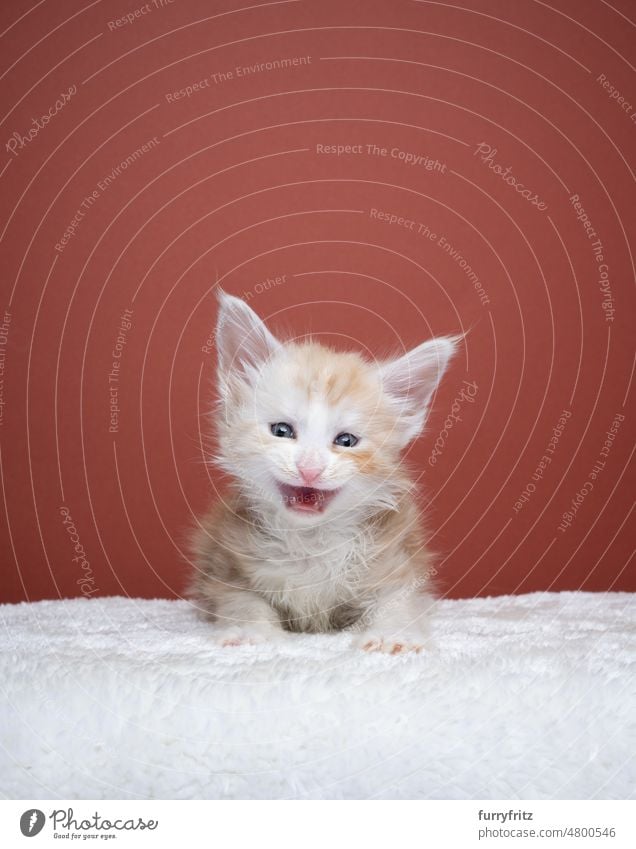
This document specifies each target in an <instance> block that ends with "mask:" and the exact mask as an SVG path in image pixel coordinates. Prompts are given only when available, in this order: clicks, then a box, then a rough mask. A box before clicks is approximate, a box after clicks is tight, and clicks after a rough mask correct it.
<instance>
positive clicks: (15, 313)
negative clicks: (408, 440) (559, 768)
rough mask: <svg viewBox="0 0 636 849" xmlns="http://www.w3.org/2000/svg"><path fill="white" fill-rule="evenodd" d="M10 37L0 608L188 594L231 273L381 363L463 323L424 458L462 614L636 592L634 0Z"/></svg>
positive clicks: (66, 16)
mask: <svg viewBox="0 0 636 849" xmlns="http://www.w3.org/2000/svg"><path fill="white" fill-rule="evenodd" d="M630 19H631V20H630ZM0 32H2V36H1V38H0V45H1V55H2V72H3V73H2V86H3V89H2V112H1V114H2V134H3V135H2V144H3V147H2V149H1V150H0V184H1V188H2V193H1V197H0V226H1V227H2V235H3V240H2V246H1V249H0V250H1V259H0V261H1V266H0V267H1V268H2V300H1V302H0V325H1V327H0V422H1V424H0V462H1V473H2V483H3V489H2V497H3V503H2V508H1V511H0V515H1V516H2V519H1V520H0V524H1V529H0V545H1V549H0V550H1V552H2V569H3V581H2V594H1V599H0V600H4V601H16V600H20V599H39V598H49V597H53V598H54V597H58V596H68V595H78V594H81V593H82V592H83V593H84V594H85V595H96V594H113V593H122V594H129V595H139V596H157V595H159V596H163V595H169V596H172V595H175V594H179V593H180V592H181V591H182V590H183V586H184V579H185V576H186V573H187V569H188V565H187V560H186V555H185V553H184V545H183V541H184V535H185V534H184V529H186V528H187V527H188V526H189V525H190V524H191V523H192V522H193V521H194V517H195V516H196V515H197V514H198V513H199V512H200V511H201V510H202V509H203V508H204V507H205V505H206V504H207V502H208V501H209V499H210V498H211V497H213V490H214V487H215V486H216V485H217V484H219V479H218V478H217V477H216V475H215V473H214V471H212V470H210V469H209V468H208V467H206V465H205V464H204V463H203V462H202V460H203V451H202V439H203V440H204V434H203V433H202V431H203V430H204V428H205V419H204V413H205V411H206V409H207V408H208V406H209V404H210V400H211V397H212V378H213V374H214V363H215V357H214V353H213V351H210V350H209V346H210V342H209V336H210V332H211V329H212V327H213V325H214V320H215V310H216V304H215V298H214V294H213V288H214V285H215V282H216V280H217V277H218V279H219V281H220V282H221V284H222V286H223V287H224V288H225V289H227V290H228V291H230V292H232V293H234V294H238V295H243V296H244V297H246V298H247V299H248V300H249V302H250V304H251V305H252V306H253V307H254V308H255V309H256V310H257V311H258V312H259V313H260V314H261V315H263V316H265V317H267V318H269V319H271V322H272V325H273V326H274V327H275V326H280V327H286V328H291V329H292V330H294V331H296V332H303V331H307V330H311V331H313V332H314V333H321V334H322V333H324V334H325V335H326V336H325V338H331V339H333V340H335V341H338V342H339V343H341V344H344V345H351V346H355V347H362V348H368V349H370V350H371V351H374V352H376V353H382V351H384V350H386V349H389V348H395V347H396V346H398V345H400V344H405V345H412V344H416V343H417V342H419V341H421V340H423V339H424V338H427V337H428V336H430V335H431V334H440V333H455V332H458V331H469V333H468V336H467V341H466V347H465V351H464V352H463V354H462V355H461V356H460V357H459V358H458V359H457V360H456V361H455V363H454V364H453V366H452V368H451V370H450V372H449V373H448V375H447V377H446V379H445V381H444V385H443V387H442V389H441V391H440V393H439V395H438V397H437V400H436V403H435V408H434V411H433V414H432V416H431V419H430V422H429V426H428V433H427V436H426V437H425V438H424V439H422V440H420V442H419V443H418V444H417V445H416V446H415V447H414V448H413V450H412V452H411V455H410V458H411V461H412V463H413V464H414V465H415V466H416V468H417V470H418V471H419V472H420V473H421V474H422V481H423V482H424V484H425V488H426V491H427V492H428V497H429V499H430V526H431V529H432V532H433V546H434V547H435V548H436V549H437V550H438V551H439V552H440V554H441V567H440V577H441V586H442V588H443V589H444V590H446V591H447V592H448V593H449V594H450V595H453V596H469V595H473V594H498V593H508V592H520V591H531V590H539V589H553V590H556V589H576V588H584V589H588V590H608V589H620V590H634V589H636V582H635V577H634V571H633V569H631V570H630V563H629V558H630V556H631V553H632V543H633V525H631V522H630V515H631V509H632V497H633V491H634V478H633V473H632V471H631V469H630V467H629V460H630V458H631V456H632V450H633V424H632V423H633V409H632V410H631V411H630V410H629V408H628V404H629V401H628V395H629V389H630V385H631V382H632V374H633V365H634V359H633V337H634V333H633V327H634V300H635V298H634V250H633V245H634V210H635V209H636V204H635V200H636V192H635V185H634V181H635V174H634V168H635V167H636V163H635V157H634V152H635V150H636V145H635V141H636V87H635V86H634V77H633V73H634V70H635V68H634V64H636V49H635V46H636V38H635V36H636V14H635V9H634V5H633V3H630V2H627V0H614V2H613V4H608V3H605V2H602V1H601V0H585V2H581V0H556V2H555V3H552V4H546V3H543V2H539V0H528V2H526V3H514V4H511V3H508V2H504V0H465V1H464V3H463V4H461V6H460V5H452V4H446V3H438V2H412V1H411V0H384V1H383V2H379V1H376V0H374V2H362V0H358V2H346V0H345V2H343V0H315V2H312V0H280V1H279V2H263V3H255V4H251V3H249V4H248V3H242V4H241V3H237V2H231V0H224V2H207V0H173V2H169V0H150V2H148V3H145V4H144V3H141V2H139V0H131V2H122V0H117V2H105V0H104V2H99V0H97V2H85V0H81V2H78V0H60V2H52V0H41V2H34V0H27V1H26V2H16V0H8V1H7V0H5V2H4V3H2V6H1V7H0ZM347 146H348V147H347ZM3 313H4V314H3ZM608 433H609V435H608ZM204 441H205V440H204ZM575 508H576V509H575ZM630 525H631V527H630Z"/></svg>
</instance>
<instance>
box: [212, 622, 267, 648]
mask: <svg viewBox="0 0 636 849" xmlns="http://www.w3.org/2000/svg"><path fill="white" fill-rule="evenodd" d="M283 634H284V631H283V630H282V629H276V628H249V627H248V628H241V627H236V628H218V629H216V631H215V634H214V642H215V643H216V644H217V645H218V646H222V647H223V648H230V647H233V646H257V645H261V644H262V643H268V642H272V641H273V640H275V639H280V637H281V636H282V635H283Z"/></svg>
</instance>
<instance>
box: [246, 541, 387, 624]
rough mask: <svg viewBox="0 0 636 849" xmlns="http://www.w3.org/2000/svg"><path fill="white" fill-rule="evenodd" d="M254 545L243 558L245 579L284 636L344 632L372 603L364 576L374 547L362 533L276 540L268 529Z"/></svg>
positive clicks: (368, 567) (366, 573)
mask: <svg viewBox="0 0 636 849" xmlns="http://www.w3.org/2000/svg"><path fill="white" fill-rule="evenodd" d="M253 544H254V550H253V551H250V552H246V553H245V554H246V556H244V558H243V563H242V566H243V570H244V573H245V575H246V577H247V578H248V580H249V584H250V587H251V588H252V589H253V590H254V591H256V592H257V593H258V594H259V595H261V596H262V597H263V598H265V599H266V600H267V601H268V602H269V604H271V605H272V607H274V608H275V609H276V610H277V611H278V612H279V614H280V616H281V620H282V621H283V623H284V625H285V627H286V628H287V629H288V630H291V631H317V632H322V631H329V630H338V629H341V628H344V627H346V626H347V625H350V624H353V623H354V622H355V621H356V620H357V619H358V618H359V617H360V615H361V614H362V612H363V611H364V609H365V607H366V606H367V605H368V604H369V602H370V601H371V598H372V593H371V591H370V589H369V587H368V582H367V576H368V573H369V570H370V562H369V559H370V557H369V555H370V553H371V552H370V549H372V548H373V545H370V540H369V539H368V534H365V533H364V532H360V531H357V532H352V531H351V530H349V531H344V532H343V531H340V532H338V531H337V530H333V529H332V530H331V532H330V533H329V534H324V533H315V534H311V533H309V534H308V533H299V532H293V531H289V530H286V531H285V532H284V533H280V534H277V533H276V532H273V531H272V530H271V529H270V530H268V531H267V533H263V534H259V535H257V538H256V539H253ZM371 559H372V556H371Z"/></svg>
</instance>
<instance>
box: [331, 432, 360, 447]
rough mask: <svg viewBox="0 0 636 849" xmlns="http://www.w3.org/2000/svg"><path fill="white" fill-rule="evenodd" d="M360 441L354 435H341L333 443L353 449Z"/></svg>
mask: <svg viewBox="0 0 636 849" xmlns="http://www.w3.org/2000/svg"><path fill="white" fill-rule="evenodd" d="M359 441H360V440H359V439H358V437H357V436H354V435H353V434H352V433H339V434H338V436H336V438H335V439H334V441H333V444H334V445H340V446H341V447H342V448H353V446H354V445H357V444H358V442H359Z"/></svg>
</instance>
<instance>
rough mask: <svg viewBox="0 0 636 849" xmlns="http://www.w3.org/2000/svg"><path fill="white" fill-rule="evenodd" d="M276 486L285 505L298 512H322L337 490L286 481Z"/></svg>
mask: <svg viewBox="0 0 636 849" xmlns="http://www.w3.org/2000/svg"><path fill="white" fill-rule="evenodd" d="M278 488H279V490H280V493H281V495H282V496H283V503H284V504H285V506H286V507H287V508H288V509H289V510H294V511H295V512H298V513H322V512H323V510H325V508H326V507H327V505H328V504H330V502H331V501H332V500H333V498H334V496H336V495H337V494H338V492H339V490H337V489H314V487H312V486H292V485H291V484H288V483H279V484H278Z"/></svg>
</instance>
